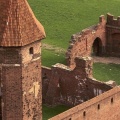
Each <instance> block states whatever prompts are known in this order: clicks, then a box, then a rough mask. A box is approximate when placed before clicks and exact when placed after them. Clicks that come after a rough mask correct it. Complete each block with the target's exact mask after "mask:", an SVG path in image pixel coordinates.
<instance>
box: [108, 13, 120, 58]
mask: <svg viewBox="0 0 120 120" xmlns="http://www.w3.org/2000/svg"><path fill="white" fill-rule="evenodd" d="M106 33H107V36H106V37H107V41H106V51H107V54H108V55H110V56H116V57H120V39H119V38H120V17H117V19H115V18H114V16H113V15H111V14H107V23H106Z"/></svg>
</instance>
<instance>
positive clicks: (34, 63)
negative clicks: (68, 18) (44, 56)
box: [0, 41, 42, 120]
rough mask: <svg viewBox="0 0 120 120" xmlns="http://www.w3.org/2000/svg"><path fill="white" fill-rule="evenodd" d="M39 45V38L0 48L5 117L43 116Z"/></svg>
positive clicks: (22, 119)
mask: <svg viewBox="0 0 120 120" xmlns="http://www.w3.org/2000/svg"><path fill="white" fill-rule="evenodd" d="M31 48H32V49H31ZM40 49H41V43H40V41H37V42H34V43H32V44H29V45H26V46H24V47H8V48H6V47H2V48H0V52H1V53H2V55H3V56H2V58H0V59H1V60H0V61H1V64H0V75H1V83H2V111H3V119H4V120H28V119H29V120H33V119H36V120H37V119H39V120H42V107H41V104H42V97H41V94H42V92H41V91H42V90H41V89H42V88H41V87H42V86H41V84H42V83H41V60H40V59H41V58H40Z"/></svg>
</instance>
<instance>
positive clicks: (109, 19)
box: [107, 13, 120, 27]
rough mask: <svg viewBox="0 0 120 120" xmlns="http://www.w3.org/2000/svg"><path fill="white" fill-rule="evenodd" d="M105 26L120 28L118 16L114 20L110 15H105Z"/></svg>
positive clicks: (119, 17)
mask: <svg viewBox="0 0 120 120" xmlns="http://www.w3.org/2000/svg"><path fill="white" fill-rule="evenodd" d="M107 25H109V26H115V27H120V16H118V17H117V18H115V16H113V15H112V14H110V13H108V14H107Z"/></svg>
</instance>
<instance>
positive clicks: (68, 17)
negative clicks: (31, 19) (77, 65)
mask: <svg viewBox="0 0 120 120" xmlns="http://www.w3.org/2000/svg"><path fill="white" fill-rule="evenodd" d="M28 2H29V3H30V5H31V7H32V9H33V11H34V13H35V15H36V17H37V18H38V20H39V21H40V22H41V23H42V24H43V26H44V27H45V31H46V35H47V37H46V40H44V42H45V43H48V44H53V45H56V46H59V47H62V48H67V47H68V41H69V40H70V37H71V35H72V34H73V33H76V32H79V31H81V30H82V29H84V28H86V27H89V26H91V25H93V24H96V23H98V17H99V16H100V15H101V14H106V13H108V12H110V13H112V14H114V15H116V16H118V15H120V0H28Z"/></svg>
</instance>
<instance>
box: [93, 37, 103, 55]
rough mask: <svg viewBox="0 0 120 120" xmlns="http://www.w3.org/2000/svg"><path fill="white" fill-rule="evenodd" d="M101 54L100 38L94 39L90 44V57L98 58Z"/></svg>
mask: <svg viewBox="0 0 120 120" xmlns="http://www.w3.org/2000/svg"><path fill="white" fill-rule="evenodd" d="M101 53H102V41H101V39H100V38H98V37H97V38H96V39H95V40H94V42H93V44H92V51H91V54H92V56H100V55H101Z"/></svg>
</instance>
